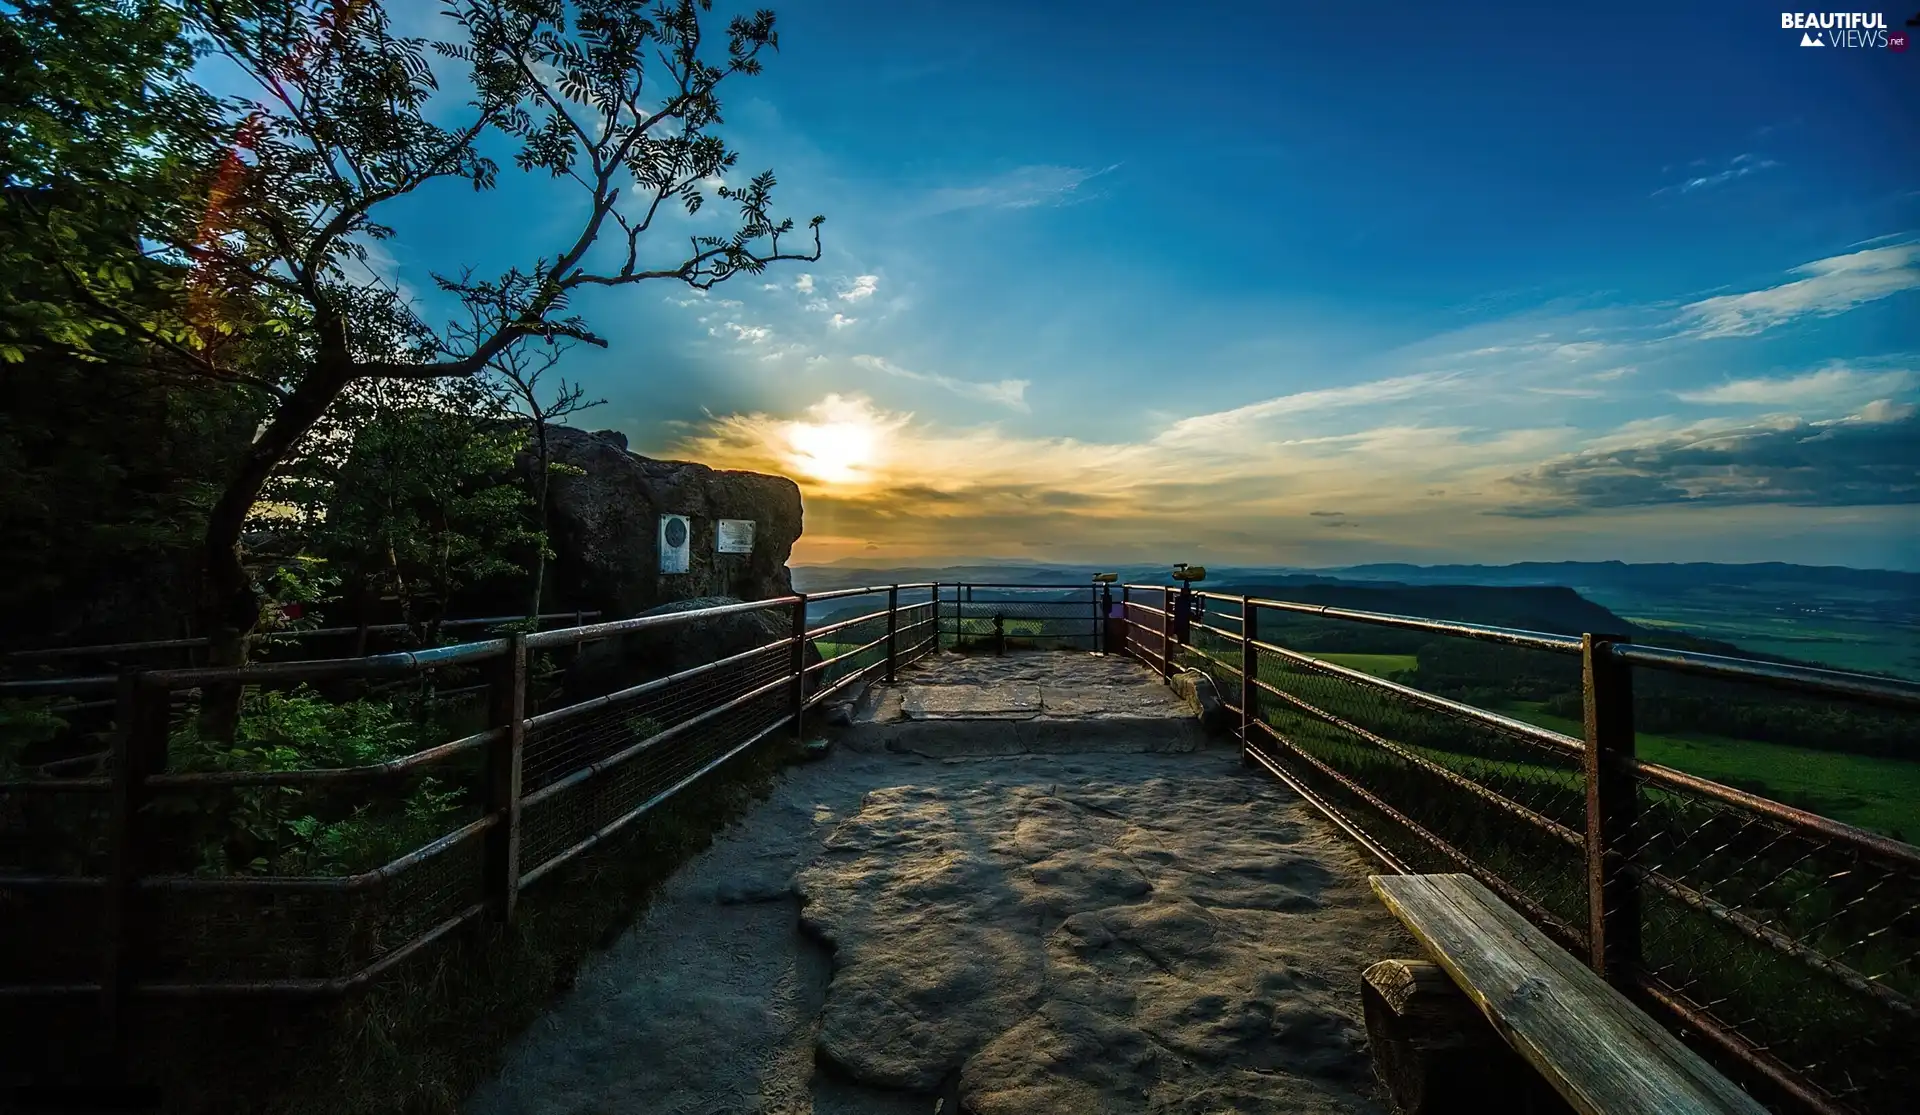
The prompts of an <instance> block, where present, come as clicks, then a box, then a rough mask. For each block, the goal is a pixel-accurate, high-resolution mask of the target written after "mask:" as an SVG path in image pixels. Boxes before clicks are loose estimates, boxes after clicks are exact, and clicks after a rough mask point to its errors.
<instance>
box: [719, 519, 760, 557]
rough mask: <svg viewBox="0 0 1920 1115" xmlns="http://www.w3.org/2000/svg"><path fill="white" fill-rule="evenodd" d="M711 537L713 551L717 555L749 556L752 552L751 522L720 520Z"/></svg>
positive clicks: (749, 520) (748, 520)
mask: <svg viewBox="0 0 1920 1115" xmlns="http://www.w3.org/2000/svg"><path fill="white" fill-rule="evenodd" d="M713 537H714V549H715V550H716V551H717V552H719V553H723V554H750V553H752V552H753V520H752V519H721V520H720V526H719V529H717V530H715V531H714V533H713Z"/></svg>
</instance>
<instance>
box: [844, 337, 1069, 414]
mask: <svg viewBox="0 0 1920 1115" xmlns="http://www.w3.org/2000/svg"><path fill="white" fill-rule="evenodd" d="M834 316H835V317H839V316H840V315H839V314H835V315H834ZM853 362H854V363H855V364H858V365H860V366H861V367H863V368H872V369H873V370H874V371H876V372H884V373H886V374H887V375H890V376H894V377H896V378H898V379H910V380H913V381H914V382H916V383H930V384H932V385H934V386H935V387H938V388H940V389H941V390H943V391H951V392H953V393H954V394H955V395H959V396H962V397H963V398H969V399H980V400H982V401H983V402H989V403H994V404H997V405H999V406H1004V407H1010V408H1012V409H1014V410H1026V409H1027V388H1028V387H1029V386H1031V385H1032V383H1031V381H1030V380H1024V379H1003V380H1000V381H998V382H996V383H979V382H975V381H972V380H963V379H954V378H953V377H951V376H943V375H939V374H937V373H928V372H916V371H912V370H911V369H908V368H902V367H901V366H900V365H898V364H895V363H892V362H891V361H888V360H883V359H881V358H880V357H878V356H865V355H862V356H856V357H854V358H853Z"/></svg>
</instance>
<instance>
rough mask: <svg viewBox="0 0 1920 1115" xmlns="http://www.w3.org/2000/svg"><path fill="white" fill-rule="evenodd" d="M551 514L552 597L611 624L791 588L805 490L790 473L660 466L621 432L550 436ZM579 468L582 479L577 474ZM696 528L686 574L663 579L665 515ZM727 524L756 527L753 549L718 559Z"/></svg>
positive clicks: (681, 463)
mask: <svg viewBox="0 0 1920 1115" xmlns="http://www.w3.org/2000/svg"><path fill="white" fill-rule="evenodd" d="M547 436H548V438H549V444H550V445H551V451H552V454H553V459H554V461H555V462H556V463H558V464H561V465H568V466H572V468H570V469H566V470H563V471H562V473H561V474H560V475H558V476H555V477H554V480H553V490H552V492H551V497H550V506H549V508H548V522H549V526H550V528H551V532H552V536H553V547H554V552H555V555H556V556H555V558H554V560H553V564H552V567H551V568H550V569H549V574H548V575H549V578H550V585H551V594H550V596H549V599H550V600H554V601H556V602H559V603H560V605H561V606H563V607H566V608H584V609H590V610H597V611H599V612H600V613H601V614H602V616H603V617H605V618H609V619H614V618H624V617H627V616H632V615H638V614H640V613H641V612H644V611H646V610H648V609H650V608H655V607H658V606H659V605H661V604H667V603H673V602H676V601H683V600H692V599H696V598H710V597H732V598H735V599H739V600H765V599H767V598H768V597H773V596H784V595H786V594H788V593H790V592H792V591H793V580H792V577H791V576H790V575H789V573H788V572H787V558H788V556H789V555H790V554H791V553H792V552H793V544H794V542H795V541H796V540H798V539H799V537H800V489H799V487H798V486H797V485H795V484H794V482H793V481H791V480H789V479H787V478H786V477H784V476H768V475H765V474H762V473H757V472H737V471H733V470H728V469H715V468H709V467H708V466H706V465H702V464H695V463H692V462H689V461H656V460H653V459H651V458H647V457H642V456H639V455H637V454H634V453H630V452H628V451H627V439H626V435H624V434H622V433H620V432H619V431H617V430H602V431H599V432H597V433H589V432H588V431H586V430H575V429H570V428H566V427H559V428H556V429H553V430H550V431H548V434H547ZM574 469H578V470H579V471H578V472H577V473H576V472H574V471H573V470H574ZM663 514H681V515H686V516H687V517H688V519H689V525H690V526H691V528H692V532H691V537H692V541H691V546H690V551H691V552H690V554H689V559H690V560H689V563H688V569H687V572H685V573H662V572H660V551H659V539H660V516H661V515H663ZM721 519H749V520H752V522H753V524H754V535H753V552H752V553H750V554H722V553H719V552H717V547H716V530H717V524H718V522H719V520H721Z"/></svg>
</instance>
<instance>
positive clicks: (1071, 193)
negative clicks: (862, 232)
mask: <svg viewBox="0 0 1920 1115" xmlns="http://www.w3.org/2000/svg"><path fill="white" fill-rule="evenodd" d="M1119 167H1120V164H1119V163H1114V164H1112V165H1111V166H1105V167H1100V168H1098V169H1094V168H1091V167H1073V166H1023V167H1018V168H1016V169H1014V170H1010V171H1007V172H1006V173H1005V174H1002V175H999V176H998V177H996V178H993V179H991V180H989V181H986V182H982V183H980V184H978V185H974V186H945V187H942V188H940V189H937V190H934V191H932V192H930V193H928V194H927V195H926V197H925V198H924V199H923V200H922V202H921V204H920V205H919V206H917V210H918V212H920V213H921V214H922V215H924V216H934V215H937V214H940V213H952V212H957V211H959V210H962V209H1031V208H1034V207H1035V206H1040V205H1063V204H1070V203H1072V202H1074V201H1077V200H1084V199H1085V198H1086V197H1087V195H1086V194H1085V193H1084V192H1082V190H1081V187H1083V186H1085V185H1086V184H1087V183H1088V182H1091V181H1093V180H1094V179H1096V178H1099V177H1101V176H1102V175H1105V174H1110V173H1112V172H1113V171H1115V170H1118V169H1119Z"/></svg>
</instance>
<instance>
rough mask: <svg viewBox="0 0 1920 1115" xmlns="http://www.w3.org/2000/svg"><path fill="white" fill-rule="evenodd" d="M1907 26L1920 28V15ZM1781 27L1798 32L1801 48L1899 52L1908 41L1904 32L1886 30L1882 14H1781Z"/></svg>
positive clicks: (1891, 28) (1889, 28)
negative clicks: (1864, 49)
mask: <svg viewBox="0 0 1920 1115" xmlns="http://www.w3.org/2000/svg"><path fill="white" fill-rule="evenodd" d="M1907 23H1908V25H1910V26H1912V25H1920V15H1916V16H1915V17H1914V18H1913V19H1910V20H1908V21H1907ZM1780 26H1781V27H1782V28H1783V29H1785V30H1788V31H1798V32H1800V45H1801V46H1818V47H1829V46H1832V47H1841V48H1852V49H1856V50H1857V49H1860V48H1863V47H1867V48H1876V49H1878V48H1884V49H1887V50H1894V51H1901V50H1905V49H1907V42H1908V39H1909V35H1908V33H1907V31H1906V30H1905V29H1904V28H1898V29H1896V28H1894V27H1891V26H1889V23H1888V20H1887V17H1886V15H1885V14H1884V13H1881V12H1781V13H1780Z"/></svg>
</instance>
